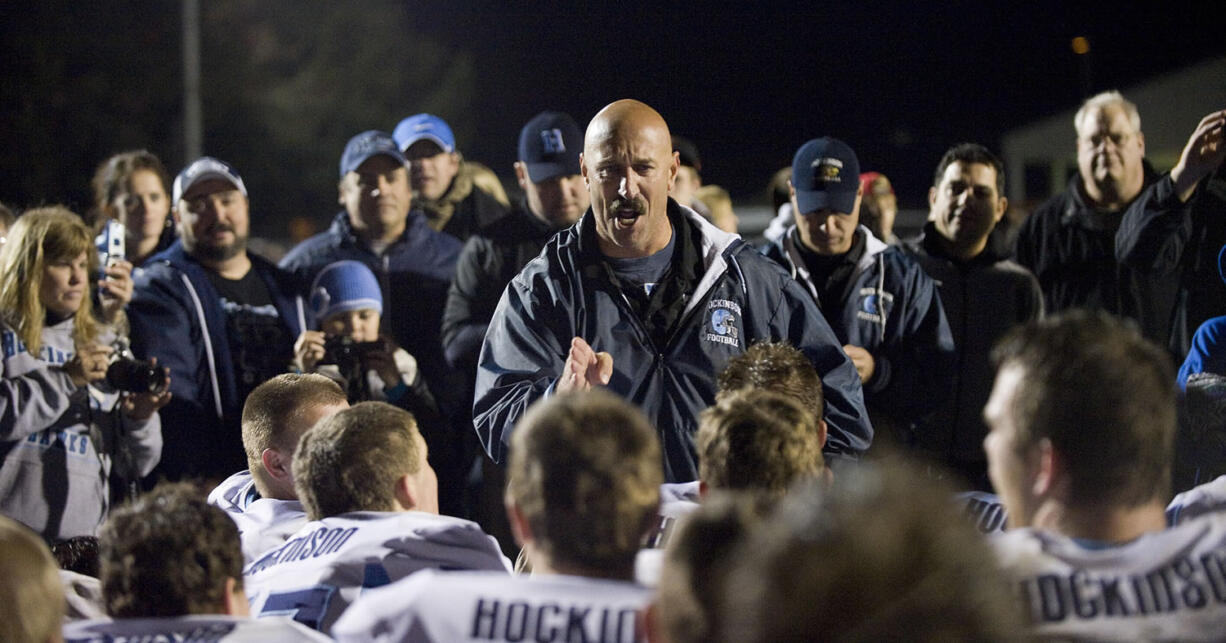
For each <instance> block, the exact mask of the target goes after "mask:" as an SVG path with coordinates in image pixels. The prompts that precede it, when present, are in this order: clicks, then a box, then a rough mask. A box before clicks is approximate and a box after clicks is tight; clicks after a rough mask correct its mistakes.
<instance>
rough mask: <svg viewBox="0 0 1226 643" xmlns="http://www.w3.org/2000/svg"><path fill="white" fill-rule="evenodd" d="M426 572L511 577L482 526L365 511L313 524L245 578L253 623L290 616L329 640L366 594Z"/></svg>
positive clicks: (268, 555)
mask: <svg viewBox="0 0 1226 643" xmlns="http://www.w3.org/2000/svg"><path fill="white" fill-rule="evenodd" d="M422 569H444V570H465V569H480V570H494V571H498V572H501V573H504V574H505V573H509V572H510V570H511V561H509V560H507V558H506V557H505V556H503V555H502V550H501V549H500V548H499V547H498V542H497V541H496V540H494V538H493V537H491V536H488V535H486V534H485V532H483V531H481V527H480V526H478V525H477V523H475V522H469V521H467V520H461V519H459V518H452V517H450V516H438V515H435V514H428V513H423V512H420V511H407V512H380V511H359V512H353V513H347V514H341V515H339V516H332V517H330V518H324V519H323V520H318V521H314V522H309V523H307V524H306V526H304V527H303V528H302V529H300V530H299V531H298V532H297V533H295V534H293V535H292V536H290V538H289V540H288V541H286V542H285V543H284V544H282V545H280V546H279V547H277V548H275V549H272V550H270V551H267V552H265V553H264V554H262V555H260V556H259V557H257V558H256V560H255V561H254V562H252V563H251V564H250V565H248V566H247V568H246V569H244V570H243V585H244V588H245V589H246V590H247V597H248V599H249V600H250V601H251V613H252V615H253V616H259V617H260V618H263V617H265V616H290V617H292V618H293V619H294V620H295V621H298V622H299V623H302V624H304V625H307V626H308V627H311V628H314V629H317V630H320V631H323V632H328V631H329V629H331V627H332V624H333V623H335V622H336V619H337V618H339V617H340V615H341V612H343V611H344V610H345V608H346V607H348V606H349V604H350V603H352V602H353V601H354V600H356V599H357V597H358V596H359V595H360V594H361V593H362V591H363V590H364V589H369V588H373V587H381V586H383V585H387V584H389V583H391V582H392V581H396V580H399V579H401V578H404V577H405V576H408V575H409V574H412V573H413V572H416V571H420V570H422Z"/></svg>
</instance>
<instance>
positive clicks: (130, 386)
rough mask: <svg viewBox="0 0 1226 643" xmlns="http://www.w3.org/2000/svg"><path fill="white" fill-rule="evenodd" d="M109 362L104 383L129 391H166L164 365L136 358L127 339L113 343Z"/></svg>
mask: <svg viewBox="0 0 1226 643" xmlns="http://www.w3.org/2000/svg"><path fill="white" fill-rule="evenodd" d="M113 346H114V347H115V352H114V353H112V354H111V363H110V365H109V366H107V367H106V383H107V384H110V385H111V386H112V387H114V388H115V389H117V390H120V391H127V392H129V393H155V394H156V393H163V392H165V391H166V385H165V384H166V367H165V366H157V365H156V364H154V363H152V362H146V361H143V360H139V359H136V356H135V355H133V354H132V350H131V349H130V348H129V347H128V341H127V339H125V338H120V339H117V340H116V341H115V343H114V344H113Z"/></svg>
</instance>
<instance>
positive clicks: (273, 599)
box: [260, 563, 391, 630]
mask: <svg viewBox="0 0 1226 643" xmlns="http://www.w3.org/2000/svg"><path fill="white" fill-rule="evenodd" d="M390 582H391V579H389V578H388V575H387V570H386V569H384V568H383V565H380V564H379V563H366V567H365V569H363V570H362V588H363V589H369V588H372V587H382V586H383V585H387V584H388V583H390ZM335 593H336V588H335V587H332V586H331V585H316V586H314V587H308V588H306V589H298V590H294V591H291V592H278V593H273V594H269V595H268V600H266V601H264V606H263V607H262V608H260V616H283V615H290V617H291V618H293V619H294V620H295V621H298V622H299V623H302V624H303V625H305V626H307V627H309V628H311V629H313V630H319V629H320V627H321V626H322V625H323V621H324V616H326V615H327V613H328V604H330V603H331V602H332V595H333V594H335Z"/></svg>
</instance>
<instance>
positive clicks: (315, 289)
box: [310, 260, 383, 323]
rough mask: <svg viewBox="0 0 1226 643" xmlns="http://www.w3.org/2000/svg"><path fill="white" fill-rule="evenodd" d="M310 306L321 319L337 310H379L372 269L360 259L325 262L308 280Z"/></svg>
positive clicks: (376, 287)
mask: <svg viewBox="0 0 1226 643" xmlns="http://www.w3.org/2000/svg"><path fill="white" fill-rule="evenodd" d="M310 306H311V310H312V311H313V312H314V313H315V318H316V319H317V320H319V321H320V322H321V323H322V322H323V321H324V320H326V319H328V318H329V317H331V316H333V315H335V314H337V313H345V312H349V311H351V310H360V309H362V308H373V309H375V311H376V312H378V313H379V314H380V315H382V314H383V293H382V292H381V291H380V290H379V280H378V279H375V273H373V272H371V271H370V268H367V267H366V264H364V263H362V262H360V261H352V260H349V261H338V262H336V263H331V264H328V265H327V266H325V267H324V269H323V270H321V271H319V275H318V276H316V277H315V283H313V284H311V299H310Z"/></svg>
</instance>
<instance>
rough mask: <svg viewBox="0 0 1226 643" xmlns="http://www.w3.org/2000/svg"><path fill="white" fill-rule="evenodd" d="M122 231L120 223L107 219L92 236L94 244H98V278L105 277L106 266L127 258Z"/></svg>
mask: <svg viewBox="0 0 1226 643" xmlns="http://www.w3.org/2000/svg"><path fill="white" fill-rule="evenodd" d="M124 233H125V231H124V229H123V224H122V223H120V222H118V221H116V220H115V219H107V220H106V223H105V224H103V226H102V230H101V231H100V232H99V233H98V236H97V237H96V238H94V245H96V246H98V278H99V279H105V278H106V269H107V267H108V266H110V265H111V264H114V263H118V262H120V261H123V260H125V259H127V258H128V256H127V248H126V246H125V244H124Z"/></svg>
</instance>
